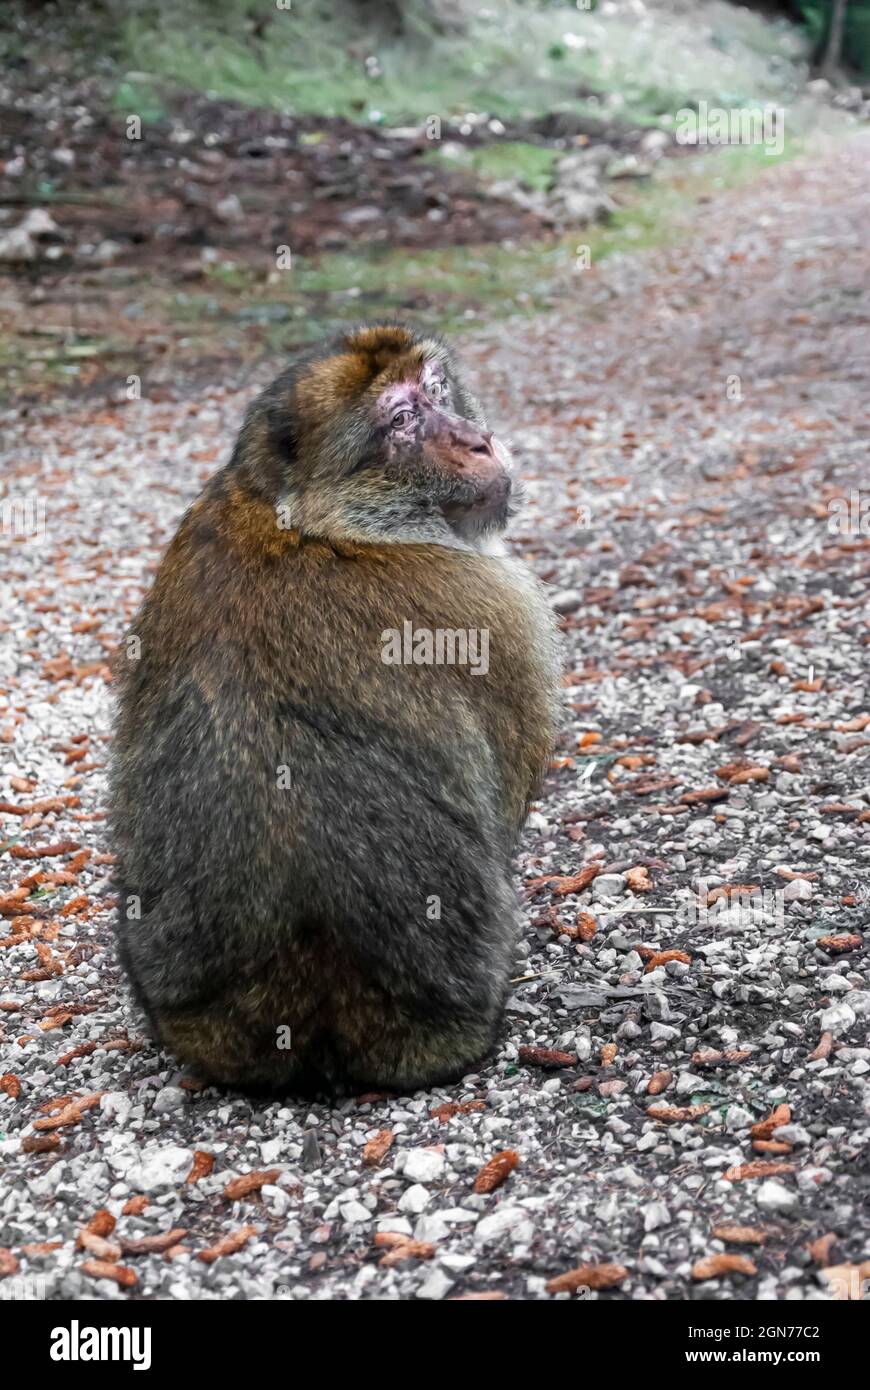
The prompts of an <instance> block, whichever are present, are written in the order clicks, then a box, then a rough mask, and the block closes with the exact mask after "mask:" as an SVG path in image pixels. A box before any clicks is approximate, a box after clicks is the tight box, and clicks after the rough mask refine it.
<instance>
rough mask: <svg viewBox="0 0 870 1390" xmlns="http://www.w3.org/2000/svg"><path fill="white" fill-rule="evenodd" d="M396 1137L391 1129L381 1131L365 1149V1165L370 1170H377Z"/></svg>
mask: <svg viewBox="0 0 870 1390" xmlns="http://www.w3.org/2000/svg"><path fill="white" fill-rule="evenodd" d="M395 1137H396V1136H395V1134H394V1133H393V1131H392V1130H391V1129H379V1130H378V1132H377V1134H376V1135H375V1137H374V1139H370V1140H369V1141H368V1143H367V1144H366V1146H365V1148H364V1149H363V1155H362V1156H363V1163H365V1164H366V1166H367V1167H369V1168H377V1166H378V1164H379V1163H380V1162H381V1160H382V1159H383V1157H384V1155H385V1154H386V1153H387V1150H388V1149H389V1148H390V1146H391V1145H392V1143H393V1140H394V1139H395Z"/></svg>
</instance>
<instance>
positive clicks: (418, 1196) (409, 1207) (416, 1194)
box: [399, 1183, 432, 1216]
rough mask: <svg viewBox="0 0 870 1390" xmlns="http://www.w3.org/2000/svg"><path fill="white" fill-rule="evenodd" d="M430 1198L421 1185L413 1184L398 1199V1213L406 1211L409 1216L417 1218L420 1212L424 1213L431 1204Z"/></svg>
mask: <svg viewBox="0 0 870 1390" xmlns="http://www.w3.org/2000/svg"><path fill="white" fill-rule="evenodd" d="M431 1200H432V1197H431V1194H430V1193H429V1192H427V1191H426V1188H425V1187H423V1185H422V1184H421V1183H414V1186H413V1187H409V1188H408V1190H407V1192H403V1193H402V1196H401V1197H400V1198H399V1211H406V1212H408V1214H409V1215H411V1216H419V1214H420V1212H421V1211H425V1210H426V1207H428V1205H429V1203H430V1202H431Z"/></svg>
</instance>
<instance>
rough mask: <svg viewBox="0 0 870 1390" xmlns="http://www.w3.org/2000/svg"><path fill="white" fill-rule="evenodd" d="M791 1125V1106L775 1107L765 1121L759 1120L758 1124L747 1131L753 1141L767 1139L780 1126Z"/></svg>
mask: <svg viewBox="0 0 870 1390" xmlns="http://www.w3.org/2000/svg"><path fill="white" fill-rule="evenodd" d="M790 1123H791V1106H790V1105H777V1106H776V1108H775V1109H774V1110H772V1111H771V1112H770V1114H769V1115H768V1117H767V1119H766V1120H759V1122H758V1124H755V1125H753V1126H752V1128H751V1130H750V1131H749V1132H750V1134H751V1135H752V1137H753V1139H769V1138H770V1136H771V1135H772V1134H773V1131H774V1130H775V1129H779V1127H780V1125H787V1124H790Z"/></svg>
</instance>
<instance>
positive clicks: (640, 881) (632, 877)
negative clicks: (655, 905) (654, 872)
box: [623, 865, 653, 893]
mask: <svg viewBox="0 0 870 1390" xmlns="http://www.w3.org/2000/svg"><path fill="white" fill-rule="evenodd" d="M623 877H624V878H625V881H626V883H627V884H628V886H629V888H630V889H631V891H632V893H651V892H652V887H653V885H652V879H651V878H650V876H649V870H648V869H647V868H645V867H644V865H639V866H638V867H637V868H635V869H627V870H626V872H625V874H624V875H623Z"/></svg>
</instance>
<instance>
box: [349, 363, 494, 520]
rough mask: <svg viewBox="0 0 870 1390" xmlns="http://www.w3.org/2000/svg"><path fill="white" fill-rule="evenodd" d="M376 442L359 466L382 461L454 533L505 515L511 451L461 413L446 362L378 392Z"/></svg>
mask: <svg viewBox="0 0 870 1390" xmlns="http://www.w3.org/2000/svg"><path fill="white" fill-rule="evenodd" d="M373 423H374V425H375V431H376V440H375V441H373V442H374V444H375V447H374V449H373V450H371V451H370V452H369V453H368V456H367V460H364V461H363V465H362V466H363V467H365V466H366V465H367V466H368V467H377V465H378V463H380V466H381V469H382V472H383V476H384V479H385V481H386V482H387V483H390V482H392V483H393V484H394V485H395V486H396V488H397V489H401V490H404V491H405V492H406V493H407V492H408V491H409V490H411V491H413V492H414V493H416V494H417V495H418V497H419V502H420V506H421V509H422V510H423V511H424V512H425V511H428V510H431V509H435V510H437V511H439V512H440V513H441V515H442V516H443V517H444V519H445V521H446V522H447V523H448V525H449V526H450V527H451V528H452V529H453V530H455V531H456V532H457V533H459V534H462V535H466V534H474V533H477V532H480V531H485V530H490V529H492V528H496V529H501V528H502V527H503V526H504V525H505V524H506V523H507V519H508V514H509V503H510V495H511V464H510V455H509V454H508V451H507V449H506V448H505V446H504V445H503V444H502V443H501V442H500V441H499V440H498V439H496V437H495V435H493V434H492V433H491V431H489V430H487V429H485V428H484V427H483V426H482V425H480V424H477V423H476V422H474V421H472V420H469V419H468V418H467V417H466V416H465V415H463V414H460V413H459V411H458V410H457V408H456V403H455V401H454V393H453V387H452V383H451V381H450V378H449V376H448V373H447V371H446V369H445V367H444V366H443V365H442V364H441V363H440V362H437V361H431V360H428V361H424V362H423V363H422V365H421V367H420V368H419V370H418V371H416V372H412V373H410V374H409V375H407V376H406V377H404V378H403V379H402V380H400V381H396V382H391V383H390V384H389V385H388V386H386V387H384V388H383V390H381V391H380V393H379V395H378V396H377V398H376V401H375V406H374V421H373Z"/></svg>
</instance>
